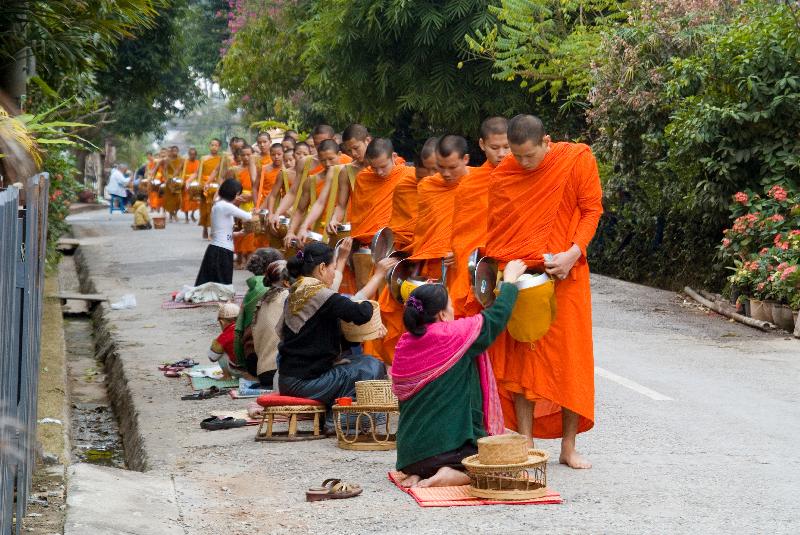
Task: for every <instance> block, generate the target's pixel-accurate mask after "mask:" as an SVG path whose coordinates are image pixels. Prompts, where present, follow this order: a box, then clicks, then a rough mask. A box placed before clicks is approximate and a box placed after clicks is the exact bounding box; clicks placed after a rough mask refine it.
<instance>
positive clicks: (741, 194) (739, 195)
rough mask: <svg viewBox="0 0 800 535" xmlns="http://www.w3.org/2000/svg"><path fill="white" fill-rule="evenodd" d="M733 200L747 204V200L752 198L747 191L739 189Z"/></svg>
mask: <svg viewBox="0 0 800 535" xmlns="http://www.w3.org/2000/svg"><path fill="white" fill-rule="evenodd" d="M733 200H734V201H736V202H738V203H740V204H746V203H747V201H749V200H750V198H749V197H748V196H747V193H745V192H743V191H738V192H736V194H735V195H734V196H733Z"/></svg>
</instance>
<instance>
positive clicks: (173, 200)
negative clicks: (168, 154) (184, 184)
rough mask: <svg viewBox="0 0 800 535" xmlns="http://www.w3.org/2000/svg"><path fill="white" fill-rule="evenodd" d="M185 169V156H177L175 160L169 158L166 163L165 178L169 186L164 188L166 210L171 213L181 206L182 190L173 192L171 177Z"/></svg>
mask: <svg viewBox="0 0 800 535" xmlns="http://www.w3.org/2000/svg"><path fill="white" fill-rule="evenodd" d="M182 171H183V158H175V159H174V160H167V161H166V163H165V164H164V171H163V173H164V178H162V179H161V180H163V181H164V182H165V183H167V187H166V188H165V189H164V197H163V201H164V211H165V212H168V213H170V214H175V213H177V212H178V210H180V208H181V192H180V191H177V192H173V191H172V189H170V187H169V181H170V179H172V178H174V177H176V176H181V172H182Z"/></svg>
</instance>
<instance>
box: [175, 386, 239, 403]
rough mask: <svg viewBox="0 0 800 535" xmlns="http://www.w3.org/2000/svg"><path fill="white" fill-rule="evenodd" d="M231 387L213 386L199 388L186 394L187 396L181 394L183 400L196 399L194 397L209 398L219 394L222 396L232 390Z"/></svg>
mask: <svg viewBox="0 0 800 535" xmlns="http://www.w3.org/2000/svg"><path fill="white" fill-rule="evenodd" d="M230 390H231V389H230V388H219V387H218V386H212V387H210V388H209V389H208V390H198V391H197V392H194V393H192V394H186V395H185V396H181V399H182V400H183V401H188V400H194V399H209V398H214V397H217V396H221V395H223V394H227V393H228V392H230Z"/></svg>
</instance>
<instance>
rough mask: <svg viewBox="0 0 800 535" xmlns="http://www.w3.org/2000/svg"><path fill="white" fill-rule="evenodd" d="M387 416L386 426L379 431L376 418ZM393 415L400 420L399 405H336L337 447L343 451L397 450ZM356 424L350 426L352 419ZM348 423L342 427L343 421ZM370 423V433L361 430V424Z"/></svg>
mask: <svg viewBox="0 0 800 535" xmlns="http://www.w3.org/2000/svg"><path fill="white" fill-rule="evenodd" d="M378 414H385V415H386V425H385V426H383V425H382V426H381V429H378V424H377V422H376V421H375V416H376V415H378ZM392 415H395V416H396V417H397V418H398V419H399V418H400V409H399V408H398V406H397V404H391V405H358V404H355V403H354V404H353V405H334V406H333V422H334V425H335V426H336V438H337V439H338V440H337V444H336V445H337V446H339V447H340V448H342V449H343V450H358V451H385V450H393V449H396V448H397V435H396V434H395V433H392V430H391V420H392ZM351 417H355V419H356V422H355V425H353V426H352V427H351V426H350V418H351ZM343 419H344V420H345V421H346V423H345V424H344V425H342V420H343ZM362 421H364V422H365V423H369V431H363V430H362V429H361V422H362Z"/></svg>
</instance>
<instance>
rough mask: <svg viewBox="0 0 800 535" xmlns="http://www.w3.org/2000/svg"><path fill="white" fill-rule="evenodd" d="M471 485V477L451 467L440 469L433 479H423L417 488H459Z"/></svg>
mask: <svg viewBox="0 0 800 535" xmlns="http://www.w3.org/2000/svg"><path fill="white" fill-rule="evenodd" d="M461 485H469V476H468V475H467V474H465V473H464V472H459V471H458V470H455V469H453V468H450V467H449V466H443V467H441V468H439V471H438V472H436V473H435V474H434V475H433V476H432V477H429V478H428V479H423V480H422V481H420V482H419V483H418V484H417V485H416V486H417V487H459V486H461Z"/></svg>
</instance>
